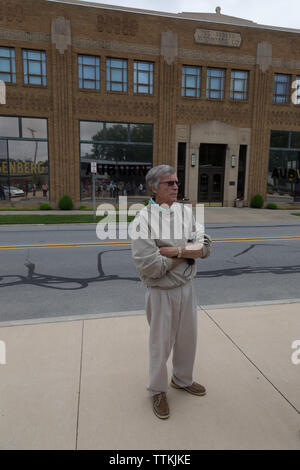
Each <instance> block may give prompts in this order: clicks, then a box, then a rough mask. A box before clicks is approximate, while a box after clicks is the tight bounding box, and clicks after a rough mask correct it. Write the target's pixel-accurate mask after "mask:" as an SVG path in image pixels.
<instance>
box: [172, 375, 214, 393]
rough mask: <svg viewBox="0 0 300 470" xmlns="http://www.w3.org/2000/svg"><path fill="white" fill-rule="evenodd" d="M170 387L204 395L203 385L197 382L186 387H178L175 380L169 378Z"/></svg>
mask: <svg viewBox="0 0 300 470" xmlns="http://www.w3.org/2000/svg"><path fill="white" fill-rule="evenodd" d="M171 387H174V388H179V389H180V390H186V391H187V392H189V393H191V394H192V395H198V397H202V396H203V395H206V389H205V387H203V385H200V384H198V383H197V382H193V383H192V385H189V386H188V387H179V385H177V384H176V383H175V382H173V379H171Z"/></svg>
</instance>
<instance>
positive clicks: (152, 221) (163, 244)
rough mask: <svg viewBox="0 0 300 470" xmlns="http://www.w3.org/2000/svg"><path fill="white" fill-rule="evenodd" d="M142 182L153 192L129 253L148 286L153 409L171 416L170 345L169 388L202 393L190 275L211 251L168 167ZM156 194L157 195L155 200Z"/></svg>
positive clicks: (137, 221) (139, 218) (138, 219)
mask: <svg viewBox="0 0 300 470" xmlns="http://www.w3.org/2000/svg"><path fill="white" fill-rule="evenodd" d="M146 183H147V185H148V187H149V189H150V190H151V192H152V194H153V195H154V197H153V198H150V201H149V204H148V206H147V207H145V209H142V210H141V211H140V213H139V215H138V216H137V217H136V218H135V221H134V223H135V225H136V226H137V225H139V226H140V231H139V234H140V236H137V237H132V256H133V260H134V263H135V265H136V267H137V270H138V272H139V274H140V277H141V280H142V281H143V283H144V284H145V285H146V286H147V293H146V314H147V320H148V323H149V325H150V338H149V353H150V370H149V372H150V373H149V385H148V387H147V388H148V391H149V393H150V395H151V396H152V397H153V398H152V399H153V411H154V413H155V415H156V416H157V417H159V418H161V419H166V418H168V417H169V406H168V402H167V396H166V394H167V391H168V372H167V360H168V357H169V355H170V353H171V350H172V348H173V375H172V379H171V386H172V387H174V388H177V389H183V390H186V391H187V392H189V393H191V394H193V395H198V396H202V395H205V393H206V390H205V387H204V386H203V385H200V384H198V383H197V382H194V381H193V366H194V360H195V354H196V343H197V303H196V295H195V292H194V287H193V282H192V279H193V277H194V276H195V274H196V271H197V270H196V263H195V259H196V258H205V257H207V256H208V255H209V253H210V240H209V239H207V238H205V240H206V242H205V241H204V233H203V230H202V227H203V226H199V225H197V224H196V222H195V219H194V217H193V214H192V210H191V208H189V207H187V206H184V205H182V204H179V203H177V202H176V201H177V193H178V186H179V183H178V180H177V175H176V171H175V169H174V168H172V167H170V166H169V165H159V166H157V167H154V168H152V169H151V170H150V171H149V172H148V173H147V175H146ZM154 198H155V199H154Z"/></svg>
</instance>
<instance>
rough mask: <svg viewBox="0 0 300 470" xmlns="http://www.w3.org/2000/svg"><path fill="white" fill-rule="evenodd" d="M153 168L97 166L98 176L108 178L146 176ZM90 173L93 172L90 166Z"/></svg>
mask: <svg viewBox="0 0 300 470" xmlns="http://www.w3.org/2000/svg"><path fill="white" fill-rule="evenodd" d="M150 168H151V167H146V166H139V165H136V166H135V165H130V166H118V167H116V166H114V165H99V164H98V165H97V174H98V175H108V176H115V175H118V176H145V175H146V174H147V172H148V171H149V170H150ZM88 171H89V172H90V171H91V168H90V166H89V168H88Z"/></svg>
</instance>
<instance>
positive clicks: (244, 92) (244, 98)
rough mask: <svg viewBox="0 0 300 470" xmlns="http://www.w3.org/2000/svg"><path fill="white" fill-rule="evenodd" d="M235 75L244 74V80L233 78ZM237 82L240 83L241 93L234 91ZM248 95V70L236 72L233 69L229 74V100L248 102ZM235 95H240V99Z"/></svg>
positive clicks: (236, 70)
mask: <svg viewBox="0 0 300 470" xmlns="http://www.w3.org/2000/svg"><path fill="white" fill-rule="evenodd" d="M235 73H244V74H245V78H240V77H234V76H233V75H234V74H235ZM237 82H241V83H242V91H240V90H235V84H236V83H237ZM248 93H249V70H238V69H233V70H231V72H230V100H232V101H248ZM237 95H242V97H241V98H238V97H237Z"/></svg>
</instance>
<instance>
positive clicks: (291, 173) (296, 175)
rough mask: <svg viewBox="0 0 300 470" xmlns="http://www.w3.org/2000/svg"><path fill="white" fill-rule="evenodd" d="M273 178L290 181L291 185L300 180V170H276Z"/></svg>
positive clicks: (273, 172)
mask: <svg viewBox="0 0 300 470" xmlns="http://www.w3.org/2000/svg"><path fill="white" fill-rule="evenodd" d="M272 178H283V179H288V181H289V182H290V183H291V182H293V181H295V180H296V179H299V180H300V169H297V170H293V169H292V168H289V169H288V168H274V169H273V171H272Z"/></svg>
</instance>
